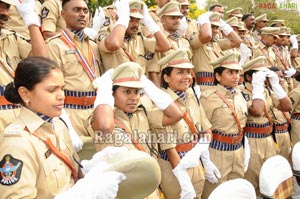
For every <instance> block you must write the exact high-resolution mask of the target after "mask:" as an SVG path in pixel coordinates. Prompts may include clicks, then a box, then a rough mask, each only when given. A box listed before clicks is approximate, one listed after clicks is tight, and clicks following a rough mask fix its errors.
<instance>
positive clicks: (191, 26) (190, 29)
mask: <svg viewBox="0 0 300 199" xmlns="http://www.w3.org/2000/svg"><path fill="white" fill-rule="evenodd" d="M199 28H200V27H199V25H198V23H197V21H196V20H195V19H187V28H186V31H185V37H186V38H189V37H190V36H192V35H193V34H194V33H195V32H198V31H199Z"/></svg>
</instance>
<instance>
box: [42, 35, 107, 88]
mask: <svg viewBox="0 0 300 199" xmlns="http://www.w3.org/2000/svg"><path fill="white" fill-rule="evenodd" d="M67 32H68V34H69V35H70V37H71V39H72V40H73V41H75V42H76V43H77V44H78V45H79V47H80V48H81V50H82V52H83V54H84V56H85V57H86V58H87V59H88V57H89V54H88V48H89V45H90V47H91V50H92V51H93V52H94V55H95V59H96V64H95V66H93V67H94V69H95V75H96V77H99V76H100V71H101V72H102V71H103V69H102V65H101V62H100V54H99V50H98V47H97V44H96V43H95V42H94V41H92V40H90V39H89V37H88V36H86V35H85V37H84V39H83V41H82V42H81V41H80V39H79V37H78V36H77V35H74V34H73V33H71V32H70V31H68V30H67ZM60 37H61V34H60V33H59V34H57V35H56V36H55V37H52V38H50V39H49V40H47V46H48V49H49V56H50V58H51V59H52V60H54V61H56V62H57V63H58V65H59V67H60V68H61V70H62V71H63V74H64V78H65V83H66V86H65V89H66V90H71V91H94V90H95V89H94V88H93V86H92V81H91V80H90V79H89V77H88V75H87V73H86V72H85V71H84V69H83V67H82V65H81V64H80V63H79V62H78V60H77V58H76V56H75V50H71V49H70V48H69V47H68V46H67V45H66V44H65V43H64V42H63V41H62V40H61V39H60Z"/></svg>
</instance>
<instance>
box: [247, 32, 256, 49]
mask: <svg viewBox="0 0 300 199" xmlns="http://www.w3.org/2000/svg"><path fill="white" fill-rule="evenodd" d="M245 44H246V45H247V46H248V47H249V48H252V47H254V46H256V45H257V41H256V40H255V38H254V36H253V33H252V31H249V30H247V32H246V34H245Z"/></svg>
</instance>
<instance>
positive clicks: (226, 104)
mask: <svg viewBox="0 0 300 199" xmlns="http://www.w3.org/2000/svg"><path fill="white" fill-rule="evenodd" d="M238 56H239V54H238V53H237V52H232V53H228V54H226V55H225V56H223V57H220V58H218V59H217V60H215V61H213V62H212V63H211V64H212V65H213V66H214V74H215V78H216V81H217V82H218V84H217V86H216V87H215V88H214V89H210V90H206V91H204V92H203V93H202V96H201V104H202V105H203V107H204V110H205V113H206V116H207V118H208V120H209V121H210V122H211V124H212V127H211V129H212V132H213V136H212V142H211V143H210V147H209V153H210V158H211V160H212V162H213V163H214V164H215V165H216V167H217V168H218V169H219V171H220V174H221V178H220V179H218V180H217V181H209V180H208V181H206V182H205V186H204V192H203V197H202V198H208V196H209V195H210V193H211V192H212V191H213V190H214V189H215V188H216V187H217V186H218V185H219V184H222V183H223V182H225V181H227V180H232V179H236V178H243V177H244V171H245V170H246V169H247V167H248V163H247V160H248V158H249V156H247V157H246V151H248V150H246V149H243V145H244V144H243V140H244V134H243V128H244V127H245V124H246V120H247V114H248V110H247V102H246V100H245V99H244V97H243V95H242V93H241V92H240V91H239V90H238V89H237V86H238V82H239V78H240V72H241V70H242V68H241V66H240V65H239V60H238V59H239V57H238ZM224 121H226V125H224ZM244 147H248V145H247V141H245V145H244ZM247 149H248V148H247ZM244 150H245V151H244ZM244 154H245V155H244ZM248 155H249V154H248Z"/></svg>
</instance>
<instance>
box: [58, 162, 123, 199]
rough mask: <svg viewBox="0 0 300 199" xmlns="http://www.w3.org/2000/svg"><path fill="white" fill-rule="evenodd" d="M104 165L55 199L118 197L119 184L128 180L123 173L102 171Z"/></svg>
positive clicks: (96, 166)
mask: <svg viewBox="0 0 300 199" xmlns="http://www.w3.org/2000/svg"><path fill="white" fill-rule="evenodd" d="M101 169H102V165H101V163H100V164H97V165H95V166H94V167H93V169H92V170H91V171H90V172H89V173H88V174H87V175H86V176H85V177H84V178H82V179H80V180H79V181H77V182H76V184H75V185H74V186H73V187H71V188H70V189H68V190H67V191H64V192H62V193H60V194H58V195H57V196H56V197H55V198H54V199H66V198H72V199H91V198H93V199H103V198H105V199H114V198H115V197H116V196H117V193H118V189H119V184H120V182H121V181H123V180H125V179H126V176H125V175H124V174H123V173H120V172H116V171H104V172H103V171H102V170H101Z"/></svg>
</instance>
